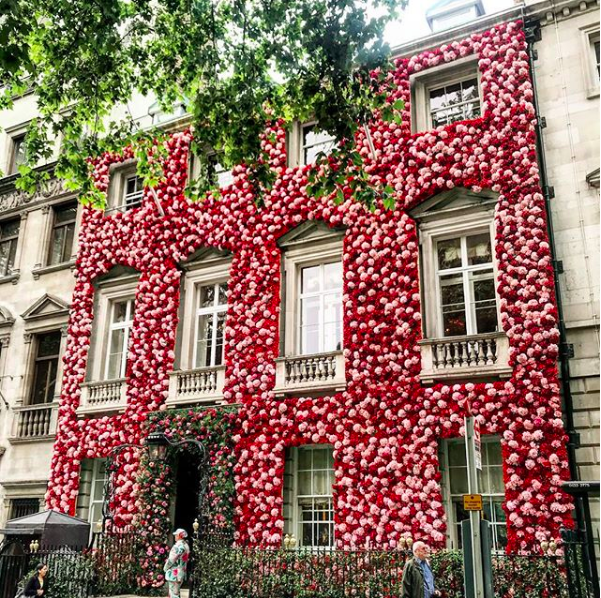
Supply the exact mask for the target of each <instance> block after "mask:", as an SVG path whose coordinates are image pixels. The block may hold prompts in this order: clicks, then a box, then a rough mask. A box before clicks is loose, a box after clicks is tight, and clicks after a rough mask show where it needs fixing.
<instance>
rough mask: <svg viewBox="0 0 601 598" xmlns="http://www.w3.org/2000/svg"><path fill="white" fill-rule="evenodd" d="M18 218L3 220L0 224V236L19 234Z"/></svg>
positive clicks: (4, 237) (3, 237)
mask: <svg viewBox="0 0 601 598" xmlns="http://www.w3.org/2000/svg"><path fill="white" fill-rule="evenodd" d="M19 226H20V222H19V220H9V221H8V222H3V223H2V225H0V237H1V238H2V239H6V238H7V237H16V236H18V235H19Z"/></svg>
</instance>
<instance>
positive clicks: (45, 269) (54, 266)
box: [31, 260, 75, 280]
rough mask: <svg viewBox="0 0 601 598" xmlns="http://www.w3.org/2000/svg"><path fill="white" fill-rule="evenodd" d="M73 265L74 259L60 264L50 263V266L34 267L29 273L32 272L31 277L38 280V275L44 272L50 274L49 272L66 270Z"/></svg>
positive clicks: (42, 274)
mask: <svg viewBox="0 0 601 598" xmlns="http://www.w3.org/2000/svg"><path fill="white" fill-rule="evenodd" d="M73 266H75V260H69V261H68V262H61V263H60V264H52V265H51V266H44V267H39V268H34V269H33V270H32V271H31V273H32V274H33V278H34V279H35V280H38V278H39V277H40V276H44V274H50V273H51V272H60V271H61V270H68V269H71V268H73Z"/></svg>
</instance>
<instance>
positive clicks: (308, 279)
mask: <svg viewBox="0 0 601 598" xmlns="http://www.w3.org/2000/svg"><path fill="white" fill-rule="evenodd" d="M301 278H302V293H303V294H305V293H315V292H317V291H319V290H320V289H319V266H312V267H311V268H303V269H302V270H301Z"/></svg>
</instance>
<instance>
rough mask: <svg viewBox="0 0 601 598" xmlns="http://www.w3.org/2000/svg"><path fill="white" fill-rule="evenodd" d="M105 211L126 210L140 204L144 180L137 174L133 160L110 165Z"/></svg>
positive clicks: (142, 196)
mask: <svg viewBox="0 0 601 598" xmlns="http://www.w3.org/2000/svg"><path fill="white" fill-rule="evenodd" d="M110 176H111V181H110V185H109V190H108V200H107V211H108V212H111V211H121V212H126V211H128V210H132V209H133V208H137V207H139V206H141V205H142V201H143V199H144V180H143V178H142V177H141V176H139V175H138V174H137V171H136V163H135V161H134V160H126V161H125V162H122V163H117V164H114V165H113V166H112V167H111V174H110Z"/></svg>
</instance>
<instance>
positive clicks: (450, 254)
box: [437, 239, 461, 270]
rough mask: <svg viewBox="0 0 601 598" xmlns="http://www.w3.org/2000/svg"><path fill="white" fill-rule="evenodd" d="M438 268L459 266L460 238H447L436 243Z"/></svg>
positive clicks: (444, 268)
mask: <svg viewBox="0 0 601 598" xmlns="http://www.w3.org/2000/svg"><path fill="white" fill-rule="evenodd" d="M437 249H438V269H439V270H447V269H448V268H459V267H461V239H448V240H446V241H439V242H438V243H437Z"/></svg>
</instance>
